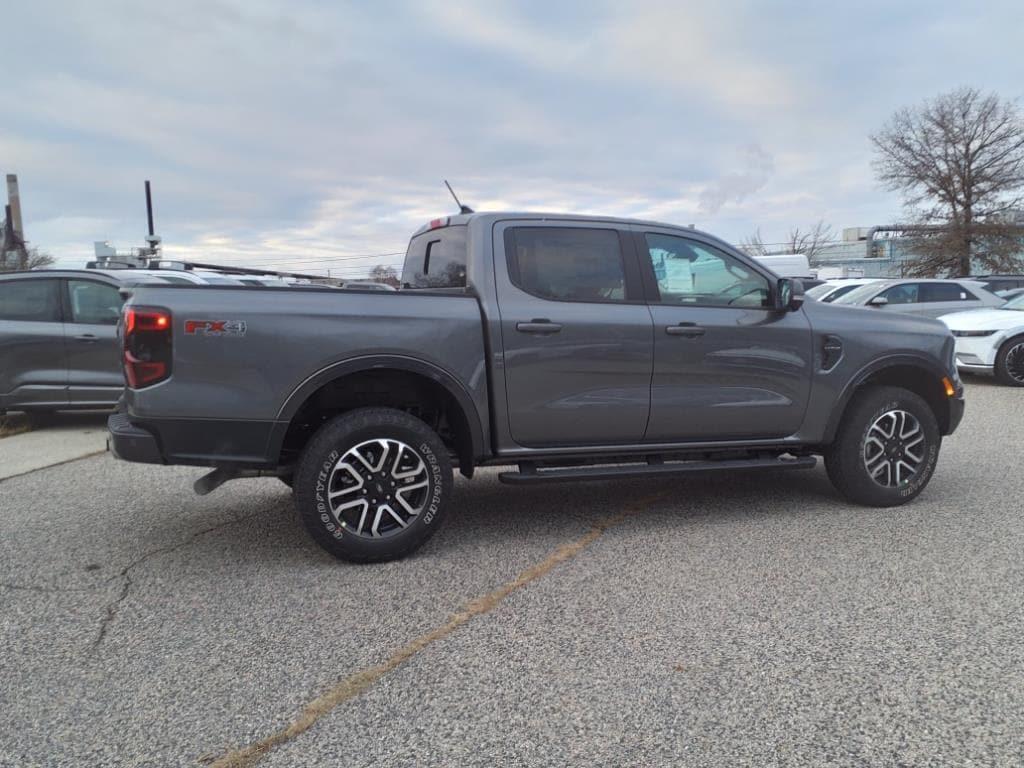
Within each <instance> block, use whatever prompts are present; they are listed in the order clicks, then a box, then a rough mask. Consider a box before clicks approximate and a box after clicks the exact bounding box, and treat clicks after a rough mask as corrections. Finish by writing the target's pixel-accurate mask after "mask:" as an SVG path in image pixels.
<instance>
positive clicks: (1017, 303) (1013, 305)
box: [1003, 293, 1024, 312]
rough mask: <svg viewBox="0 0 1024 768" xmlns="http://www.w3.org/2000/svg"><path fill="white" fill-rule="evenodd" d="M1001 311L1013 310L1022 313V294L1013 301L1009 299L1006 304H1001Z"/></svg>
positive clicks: (1023, 309)
mask: <svg viewBox="0 0 1024 768" xmlns="http://www.w3.org/2000/svg"><path fill="white" fill-rule="evenodd" d="M1003 309H1015V310H1017V311H1018V312H1024V293H1022V294H1021V295H1020V296H1018V297H1017V298H1015V299H1010V300H1009V301H1008V302H1006V303H1005V304H1003Z"/></svg>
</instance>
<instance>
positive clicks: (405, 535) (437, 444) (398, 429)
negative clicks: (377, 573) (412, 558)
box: [293, 408, 452, 563]
mask: <svg viewBox="0 0 1024 768" xmlns="http://www.w3.org/2000/svg"><path fill="white" fill-rule="evenodd" d="M374 441H389V442H390V444H392V445H403V446H404V447H405V448H407V449H409V451H410V453H407V454H405V456H406V458H407V461H412V460H413V457H414V456H415V457H418V458H419V459H420V460H421V461H422V463H423V473H422V476H423V477H425V479H426V481H427V486H426V489H427V493H426V496H425V500H424V497H423V496H419V495H417V498H418V499H420V500H421V501H420V503H422V505H423V506H422V509H421V511H419V513H418V514H416V515H415V516H412V517H409V518H408V519H407V521H406V525H405V527H404V528H396V527H394V523H393V522H392V521H391V519H390V515H389V516H388V517H387V518H386V520H387V522H388V523H390V524H391V525H392V529H391V530H390V531H388V532H387V533H386V535H382V536H381V537H379V538H378V537H375V536H371V535H369V532H368V531H362V532H361V533H360V534H357V533H356V532H355V524H354V523H352V522H348V523H346V525H345V526H343V525H342V522H343V521H342V519H341V518H340V517H339V516H338V513H337V511H336V509H335V507H334V506H333V504H334V500H332V498H331V493H332V489H336V488H337V487H338V486H337V485H332V483H336V482H338V481H337V480H335V475H336V472H337V471H340V470H338V465H339V464H341V463H342V461H341V460H342V459H343V458H345V457H346V456H348V457H351V456H352V455H353V454H352V453H351V452H352V451H353V450H355V449H357V448H358V447H359V446H364V445H370V448H369V450H371V451H372V446H373V443H374ZM360 450H364V449H361V448H360ZM352 463H353V464H356V465H358V466H357V468H359V469H360V471H361V472H364V471H367V470H366V469H365V467H364V466H363V465H359V462H352ZM413 463H414V462H413ZM383 464H384V462H383V460H382V461H381V465H382V466H383ZM396 466H397V465H396ZM417 466H418V465H417ZM387 469H388V467H385V468H384V470H381V471H380V472H378V473H377V474H376V475H374V477H377V478H378V480H384V479H386V478H385V475H384V471H385V470H387ZM391 472H392V474H394V470H392V471H391ZM369 474H371V475H372V474H373V473H369ZM341 480H342V481H344V478H341ZM359 482H363V483H364V484H365V485H366V487H369V486H370V485H371V484H373V485H375V486H376V487H377V488H379V487H380V485H379V484H377V482H372V483H371V481H369V480H366V479H365V478H363V479H361V480H360V481H359ZM383 484H385V485H386V484H387V483H386V482H385V483H383ZM293 489H294V494H295V506H296V509H297V510H298V513H299V515H300V516H301V518H302V521H303V524H304V525H305V526H306V530H307V531H309V533H310V535H311V536H312V537H313V539H314V540H315V541H316V542H317V544H319V545H320V546H321V547H323V548H324V549H325V550H327V551H328V552H330V553H331V554H332V555H334V556H335V557H337V558H339V559H341V560H348V561H350V562H354V563H371V562H382V561H385V560H396V559H398V558H401V557H405V556H406V555H408V554H410V553H411V552H413V551H415V550H416V549H418V548H419V547H421V546H422V545H423V544H424V543H425V542H426V541H427V540H428V539H429V538H430V537H431V536H433V535H434V533H436V532H437V529H438V528H440V527H441V524H442V523H443V522H444V518H445V515H446V514H447V510H448V505H449V499H450V497H451V494H452V466H451V460H450V458H449V455H448V449H447V448H446V447H445V445H444V443H443V442H442V441H441V439H440V438H439V437H438V436H437V433H435V432H434V431H433V430H432V429H431V428H430V427H428V426H427V425H426V424H425V423H423V422H422V421H420V420H419V419H417V418H415V417H413V416H410V415H409V414H407V413H404V412H403V411H398V410H395V409H392V408H361V409H359V410H355V411H350V412H349V413H346V414H343V415H341V416H338V417H336V418H334V419H331V420H330V421H328V422H327V423H326V424H324V425H323V426H322V427H321V428H320V429H319V430H317V432H316V434H314V435H313V437H312V438H311V439H310V441H309V443H308V444H307V445H306V447H305V449H304V450H303V452H302V455H301V457H300V458H299V461H298V463H297V464H296V466H295V476H294V485H293ZM346 493H348V491H346ZM418 493H419V492H418V491H417V494H418ZM369 495H379V494H375V493H373V492H372V491H371V494H368V496H369ZM395 495H396V496H397V492H396V493H395ZM346 498H358V496H357V495H356V496H351V497H346ZM392 498H393V497H392ZM405 498H407V499H408V498H409V497H405ZM398 501H399V500H398V499H394V503H393V504H392V506H393V507H394V508H395V509H399V510H400V512H401V513H402V515H404V514H406V511H405V510H404V509H402V508H401V507H400V506H399V504H398ZM378 508H379V507H378ZM368 509H372V508H369V507H368ZM353 514H358V511H356V512H353ZM371 514H375V512H373V511H371ZM382 517H383V516H382ZM359 525H360V526H362V522H360V523H359ZM346 526H347V527H346Z"/></svg>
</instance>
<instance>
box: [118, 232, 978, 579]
mask: <svg viewBox="0 0 1024 768" xmlns="http://www.w3.org/2000/svg"><path fill="white" fill-rule="evenodd" d="M122 335H123V348H124V368H125V376H126V380H127V383H128V388H127V389H126V392H125V396H124V400H123V403H122V407H121V409H120V412H119V413H117V414H115V415H114V416H112V417H111V418H110V423H109V429H110V444H111V447H112V450H113V452H114V453H115V455H116V456H118V457H119V458H122V459H126V460H129V461H139V462H149V463H156V464H191V465H198V466H208V467H213V468H214V469H213V471H212V472H211V473H210V474H209V475H207V476H206V477H204V478H202V479H201V480H199V481H198V482H197V483H196V490H197V491H199V492H208V491H209V490H212V489H213V488H215V487H216V486H217V485H219V484H220V483H222V482H224V481H225V480H229V479H232V478H235V477H244V476H254V475H260V474H273V475H276V476H278V477H280V478H281V479H282V480H283V481H284V482H286V483H288V484H289V485H291V486H292V487H293V489H294V496H295V501H296V504H297V506H298V510H299V512H300V515H301V517H302V519H303V520H304V521H305V525H306V527H307V528H308V530H309V532H310V533H311V534H312V536H313V537H314V539H315V540H316V541H317V542H318V543H319V544H320V545H322V546H323V547H324V548H325V549H327V550H328V551H329V552H331V553H332V554H334V555H336V556H337V557H340V558H343V559H347V560H353V561H361V562H366V561H377V560H388V559H392V558H396V557H401V556H403V555H405V554H408V553H409V552H412V551H413V550H414V549H416V548H417V547H419V546H420V545H421V544H423V542H424V541H426V540H427V539H428V538H429V537H430V535H431V534H433V532H434V531H435V530H436V529H437V528H438V527H439V526H440V525H441V522H442V521H443V519H444V516H445V510H446V508H447V507H448V502H449V497H450V496H451V494H452V467H453V465H457V466H458V468H459V470H460V471H461V473H462V474H463V475H465V476H466V477H472V475H473V471H474V469H475V468H476V467H479V466H486V465H508V466H509V470H508V471H506V472H504V473H503V474H501V475H500V479H501V480H502V481H504V482H506V483H513V484H516V483H553V482H563V481H570V480H594V479H603V480H607V479H614V478H634V477H659V476H664V475H669V474H676V473H686V472H693V471H708V470H719V471H732V470H748V469H768V470H783V469H797V468H809V467H813V466H814V465H815V462H816V458H815V456H816V455H823V456H824V458H825V466H826V469H827V471H828V475H829V477H830V478H831V480H832V482H833V483H834V485H835V486H836V487H837V488H838V489H839V491H840V492H842V493H843V495H845V496H846V497H847V498H850V499H852V500H854V501H856V502H859V503H862V504H867V505H873V506H894V505H898V504H902V503H904V502H907V501H909V500H910V499H913V498H914V497H915V496H917V494H918V493H920V492H921V490H922V489H923V488H924V487H925V485H927V483H928V481H929V479H930V478H931V475H932V473H933V471H934V469H935V464H936V460H937V458H938V454H939V447H940V444H941V441H942V437H943V436H944V435H949V434H951V433H952V432H953V430H954V429H956V427H957V425H958V423H959V422H960V419H961V417H962V415H963V408H964V402H963V388H962V385H961V383H960V380H959V378H958V376H957V370H956V365H955V364H954V358H953V337H952V336H951V335H950V333H949V331H948V330H947V329H946V327H945V326H944V325H942V324H941V323H940V322H938V321H936V320H931V319H925V318H917V317H910V316H903V315H890V314H883V313H877V312H872V311H870V310H866V309H858V308H843V307H836V306H834V305H829V304H819V303H817V302H807V303H806V304H805V303H804V302H803V296H802V288H801V286H800V284H799V283H798V282H796V281H792V280H788V279H785V278H779V277H777V276H776V275H774V274H773V273H771V272H770V271H769V270H768V269H767V268H765V267H763V266H761V265H759V264H758V263H757V262H756V261H755V260H753V259H750V258H748V257H747V256H745V255H744V254H743V253H741V252H739V251H737V250H736V249H734V248H732V247H731V246H729V245H728V244H726V243H724V242H722V241H721V240H719V239H717V238H715V237H712V236H711V235H707V234H704V233H702V232H699V231H696V230H693V229H689V228H681V227H675V226H669V225H665V224H657V223H653V222H644V221H633V220H626V219H614V218H591V217H584V216H565V215H546V214H529V213H526V214H512V213H479V214H472V213H471V214H460V215H457V216H451V217H447V218H441V219H436V220H434V221H432V222H430V223H429V224H428V225H427V226H425V227H423V228H422V229H421V230H419V231H418V232H417V233H416V234H415V235H414V236H413V237H412V239H411V241H410V243H409V248H408V252H407V255H406V259H405V266H404V271H403V274H402V289H401V290H399V291H393V292H389V291H365V292H360V291H345V292H341V291H339V292H327V291H316V290H306V289H303V288H292V289H266V290H261V289H259V288H252V287H250V288H241V289H238V288H232V287H216V286H205V287H203V286H195V287H193V286H185V285H176V286H139V287H138V288H135V289H134V292H133V295H132V296H131V298H130V300H129V301H128V302H127V303H126V305H125V309H124V317H123V320H122ZM515 465H518V466H515Z"/></svg>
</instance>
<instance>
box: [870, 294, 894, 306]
mask: <svg viewBox="0 0 1024 768" xmlns="http://www.w3.org/2000/svg"><path fill="white" fill-rule="evenodd" d="M888 303H889V300H888V299H887V298H885V296H875V298H873V299H872V300H871V301H869V302H868V306H871V307H884V306H885V305H886V304H888Z"/></svg>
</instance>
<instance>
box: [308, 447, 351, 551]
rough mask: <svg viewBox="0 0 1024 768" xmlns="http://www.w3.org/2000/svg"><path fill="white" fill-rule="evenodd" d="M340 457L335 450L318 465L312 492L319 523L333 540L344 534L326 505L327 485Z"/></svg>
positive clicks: (338, 452)
mask: <svg viewBox="0 0 1024 768" xmlns="http://www.w3.org/2000/svg"><path fill="white" fill-rule="evenodd" d="M340 457H341V452H340V451H339V450H338V449H337V448H335V449H333V450H332V451H330V452H329V453H328V454H327V456H326V457H325V458H324V461H323V462H322V463H321V465H320V470H319V471H318V472H317V475H316V478H315V486H314V490H313V499H314V503H315V504H316V513H317V515H318V516H319V518H320V522H321V523H323V526H324V528H325V529H326V530H327V532H328V533H329V534H331V536H333V537H334V538H335V539H340V538H342V537H343V536H344V533H343V532H342V529H341V526H340V525H338V524H337V522H336V521H335V519H334V515H333V514H332V512H331V508H330V505H329V504H328V503H327V492H328V488H327V483H328V481H329V480H330V477H331V472H332V471H333V469H334V465H335V464H337V463H338V459H339V458H340Z"/></svg>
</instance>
